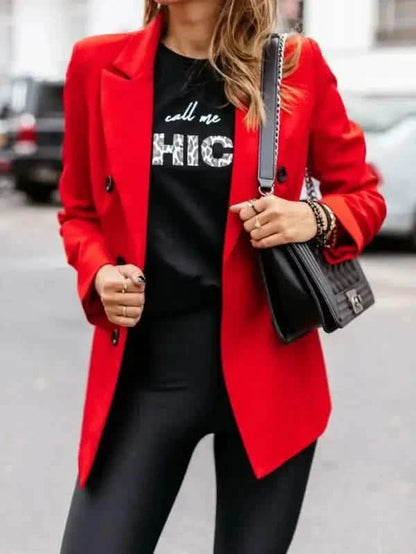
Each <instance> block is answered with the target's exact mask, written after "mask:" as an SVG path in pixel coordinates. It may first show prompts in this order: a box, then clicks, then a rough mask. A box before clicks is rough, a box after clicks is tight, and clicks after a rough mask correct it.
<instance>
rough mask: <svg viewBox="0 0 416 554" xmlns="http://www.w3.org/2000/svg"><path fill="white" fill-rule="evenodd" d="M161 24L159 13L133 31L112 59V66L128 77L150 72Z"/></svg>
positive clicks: (162, 19) (162, 21) (161, 27)
mask: <svg viewBox="0 0 416 554" xmlns="http://www.w3.org/2000/svg"><path fill="white" fill-rule="evenodd" d="M163 25H164V16H163V13H160V14H159V15H157V16H156V17H155V18H154V19H153V20H152V21H151V22H150V23H149V24H148V25H146V27H144V28H143V29H140V30H138V31H133V32H132V33H131V34H130V37H129V40H128V41H127V42H126V44H125V45H124V47H123V48H122V49H121V51H120V52H119V54H118V55H117V57H116V58H115V59H114V60H113V62H112V65H113V67H115V68H116V69H118V70H119V71H121V72H122V73H124V74H125V75H126V76H127V77H129V78H134V77H136V76H140V75H145V74H148V73H151V72H152V71H153V63H154V58H155V55H156V50H157V46H158V43H159V39H160V37H161V34H162V29H163Z"/></svg>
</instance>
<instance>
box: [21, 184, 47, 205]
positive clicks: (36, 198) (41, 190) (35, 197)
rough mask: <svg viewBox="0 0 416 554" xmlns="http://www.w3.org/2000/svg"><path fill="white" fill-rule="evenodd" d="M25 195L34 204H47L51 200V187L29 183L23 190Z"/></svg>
mask: <svg viewBox="0 0 416 554" xmlns="http://www.w3.org/2000/svg"><path fill="white" fill-rule="evenodd" d="M25 193H26V196H27V197H28V198H29V200H30V201H31V202H34V203H35V204H47V203H49V202H50V201H51V193H52V191H51V189H49V188H47V187H43V186H39V185H34V184H31V185H30V186H29V187H27V189H26V190H25Z"/></svg>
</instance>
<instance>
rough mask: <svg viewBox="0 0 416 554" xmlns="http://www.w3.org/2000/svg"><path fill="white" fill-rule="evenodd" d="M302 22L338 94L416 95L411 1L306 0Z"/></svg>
mask: <svg viewBox="0 0 416 554" xmlns="http://www.w3.org/2000/svg"><path fill="white" fill-rule="evenodd" d="M304 20H305V32H306V34H308V35H310V36H312V37H314V38H316V39H317V40H318V42H319V44H320V45H321V47H322V50H323V51H324V53H325V55H326V57H327V59H328V61H329V63H330V65H331V67H332V68H333V70H334V72H335V73H336V75H337V77H338V82H339V86H340V88H341V89H342V90H346V91H351V92H359V93H365V94H376V95H380V94H381V95H383V94H400V95H404V96H410V95H414V94H416V0H336V2H334V0H306V1H305V5H304Z"/></svg>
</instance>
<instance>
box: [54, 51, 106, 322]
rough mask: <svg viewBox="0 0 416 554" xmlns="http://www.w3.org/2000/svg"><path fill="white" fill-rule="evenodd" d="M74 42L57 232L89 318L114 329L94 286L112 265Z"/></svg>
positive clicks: (82, 72)
mask: <svg viewBox="0 0 416 554" xmlns="http://www.w3.org/2000/svg"><path fill="white" fill-rule="evenodd" d="M80 50H81V49H80V47H79V42H77V43H75V45H74V47H73V50H72V53H71V58H70V61H69V64H68V66H67V70H66V76H65V83H64V92H63V103H64V122H65V123H64V140H63V151H62V162H63V170H62V174H61V178H60V181H59V193H60V198H61V202H62V209H61V210H60V211H58V214H57V218H58V222H59V225H60V227H59V233H60V235H61V237H62V239H63V244H64V248H65V252H66V256H67V261H68V263H69V265H71V266H72V267H74V268H75V270H76V271H77V290H78V295H79V297H80V300H81V304H82V307H83V309H84V312H85V315H86V317H87V320H88V321H89V322H90V323H92V324H93V325H101V326H104V327H108V328H109V327H110V326H111V323H110V322H109V320H108V319H107V317H106V314H105V311H104V308H103V306H102V303H101V300H100V298H99V296H98V294H97V292H96V290H95V287H94V279H95V274H96V273H97V271H98V270H99V268H100V267H102V266H103V265H104V264H113V263H114V262H113V260H112V258H111V256H110V254H109V252H108V251H107V249H106V245H105V243H104V238H103V236H102V233H101V231H100V222H99V219H98V216H97V213H96V210H95V206H94V200H93V194H92V185H91V180H90V168H89V144H88V105H87V97H86V86H85V75H86V71H85V69H84V66H85V63H84V62H83V60H82V53H81V54H80Z"/></svg>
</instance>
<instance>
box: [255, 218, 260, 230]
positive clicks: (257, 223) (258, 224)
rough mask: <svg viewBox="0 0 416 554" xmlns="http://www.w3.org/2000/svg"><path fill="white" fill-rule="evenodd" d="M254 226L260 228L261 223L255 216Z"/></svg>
mask: <svg viewBox="0 0 416 554" xmlns="http://www.w3.org/2000/svg"><path fill="white" fill-rule="evenodd" d="M254 228H255V229H261V223H260V220H259V218H258V217H257V216H256V217H255V218H254Z"/></svg>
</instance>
